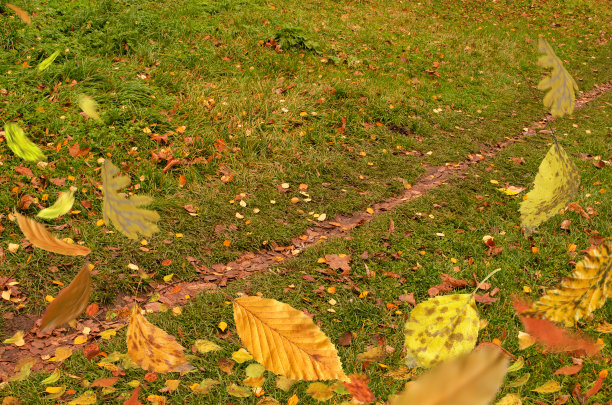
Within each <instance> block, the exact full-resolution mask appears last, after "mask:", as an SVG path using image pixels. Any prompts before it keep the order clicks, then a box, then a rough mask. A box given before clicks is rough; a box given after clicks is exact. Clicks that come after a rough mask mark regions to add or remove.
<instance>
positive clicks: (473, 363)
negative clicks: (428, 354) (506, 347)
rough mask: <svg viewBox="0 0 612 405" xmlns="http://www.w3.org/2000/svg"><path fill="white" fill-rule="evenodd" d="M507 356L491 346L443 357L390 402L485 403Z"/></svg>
mask: <svg viewBox="0 0 612 405" xmlns="http://www.w3.org/2000/svg"><path fill="white" fill-rule="evenodd" d="M507 368H508V358H507V357H506V356H505V355H504V354H503V352H502V351H501V350H499V349H497V348H494V347H484V348H482V349H479V350H476V351H473V352H471V353H470V354H467V355H463V356H461V357H458V358H455V359H453V360H449V361H446V362H444V363H441V364H439V365H438V366H437V367H435V368H433V369H432V370H431V371H429V372H427V373H425V374H423V375H421V376H420V377H419V378H418V379H417V380H416V381H415V382H414V383H412V384H411V385H410V386H409V387H408V388H407V389H406V390H405V391H403V392H402V393H400V394H399V395H394V396H391V397H390V398H389V404H390V405H413V404H418V405H448V404H453V405H485V404H488V403H490V402H491V401H492V400H493V398H494V397H495V393H496V392H497V390H498V389H499V387H500V386H501V384H502V382H503V381H504V376H505V375H506V370H507Z"/></svg>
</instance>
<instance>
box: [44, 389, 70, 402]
mask: <svg viewBox="0 0 612 405" xmlns="http://www.w3.org/2000/svg"><path fill="white" fill-rule="evenodd" d="M45 392H46V393H47V394H49V395H47V396H46V397H45V399H57V398H59V397H61V396H62V395H64V392H66V386H61V387H47V388H45Z"/></svg>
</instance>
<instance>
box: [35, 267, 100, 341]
mask: <svg viewBox="0 0 612 405" xmlns="http://www.w3.org/2000/svg"><path fill="white" fill-rule="evenodd" d="M90 294H91V276H90V274H89V263H85V265H84V266H83V268H82V269H81V271H79V273H78V274H77V275H76V276H75V277H74V279H73V280H72V282H71V283H70V285H69V286H68V287H66V288H64V289H63V290H62V291H60V293H59V294H58V295H57V297H55V299H54V300H53V301H51V303H50V304H49V306H48V307H47V310H46V311H45V314H44V315H43V318H42V323H41V325H40V330H41V332H45V331H47V330H51V329H53V328H55V327H57V326H60V325H63V324H65V323H68V322H70V321H71V320H73V319H75V318H76V317H77V316H79V315H80V314H81V312H83V311H84V310H85V308H86V307H87V303H88V302H89V295H90Z"/></svg>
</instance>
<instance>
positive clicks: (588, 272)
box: [521, 241, 612, 326]
mask: <svg viewBox="0 0 612 405" xmlns="http://www.w3.org/2000/svg"><path fill="white" fill-rule="evenodd" d="M611 251H612V242H610V241H606V242H605V243H603V244H602V245H601V246H599V248H597V249H593V250H591V251H589V253H588V254H587V256H586V258H585V259H584V260H583V261H581V262H580V263H578V264H576V268H575V269H574V272H573V273H572V275H571V276H570V277H568V278H565V279H563V280H562V281H561V286H560V287H559V288H556V289H554V290H552V291H548V292H547V293H546V295H544V296H543V297H542V298H540V299H539V300H538V301H536V302H535V303H533V305H531V307H530V308H529V309H528V310H527V311H525V312H523V313H521V315H522V316H526V317H529V318H544V319H548V320H549V321H553V322H563V323H564V324H565V326H574V324H575V323H576V321H577V320H578V319H580V318H582V317H584V316H587V315H589V314H591V312H593V311H594V310H596V309H598V308H601V307H602V306H603V305H604V304H605V302H606V300H607V299H608V295H610V288H611V286H612V255H611V254H610V253H611Z"/></svg>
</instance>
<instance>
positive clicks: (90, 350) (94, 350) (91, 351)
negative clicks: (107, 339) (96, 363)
mask: <svg viewBox="0 0 612 405" xmlns="http://www.w3.org/2000/svg"><path fill="white" fill-rule="evenodd" d="M83 354H84V355H85V357H86V358H87V360H91V359H93V358H94V357H96V356H97V355H98V354H100V346H98V345H97V344H96V343H92V344H89V345H87V346H85V347H84V348H83Z"/></svg>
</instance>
